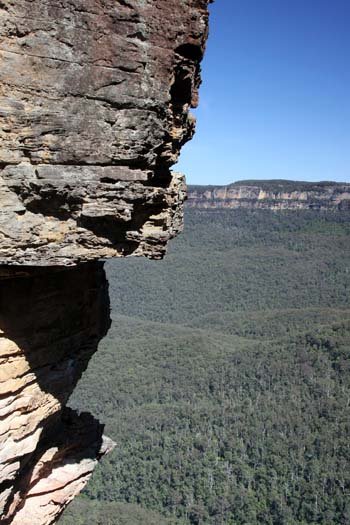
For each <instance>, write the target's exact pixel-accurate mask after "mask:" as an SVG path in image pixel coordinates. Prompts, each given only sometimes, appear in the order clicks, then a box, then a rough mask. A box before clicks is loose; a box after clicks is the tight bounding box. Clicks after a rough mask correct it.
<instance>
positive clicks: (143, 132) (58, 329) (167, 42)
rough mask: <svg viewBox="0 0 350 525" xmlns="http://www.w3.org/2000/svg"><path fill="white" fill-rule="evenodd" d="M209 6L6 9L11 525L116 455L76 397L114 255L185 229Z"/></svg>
mask: <svg viewBox="0 0 350 525" xmlns="http://www.w3.org/2000/svg"><path fill="white" fill-rule="evenodd" d="M208 3H209V0H181V1H179V0H142V1H141V0H4V1H0V204H1V207H0V515H1V517H0V523H1V524H2V525H10V524H12V525H20V524H21V525H27V524H28V525H29V524H30V525H44V524H45V525H50V524H52V523H54V522H55V521H56V519H57V517H58V516H59V514H60V513H61V512H62V510H63V509H64V508H65V506H66V505H67V504H68V503H69V502H70V501H71V499H72V498H73V497H74V496H75V495H76V494H77V493H78V492H79V491H80V490H81V489H82V487H83V486H84V485H85V483H86V482H87V480H88V478H89V476H90V475H91V472H92V470H93V468H94V466H95V464H96V462H97V461H98V459H99V458H100V457H102V456H103V455H104V454H105V453H106V452H108V450H110V449H111V447H112V446H113V444H112V442H111V441H110V440H108V439H107V438H105V437H104V436H103V427H102V426H101V425H100V424H99V423H98V422H97V421H95V420H94V419H93V418H92V417H91V416H89V415H88V414H82V415H79V414H75V413H74V412H72V411H71V410H69V409H67V408H66V403H67V400H68V398H69V396H70V394H71V392H72V390H73V388H74V386H75V384H76V382H77V381H78V379H79V377H80V376H81V374H82V373H83V371H84V370H85V368H86V366H87V364H88V361H89V359H90V357H91V355H92V354H93V353H94V352H95V351H96V349H97V346H98V342H99V340H100V339H101V338H102V337H103V336H104V334H105V333H106V331H107V329H108V326H109V322H110V321H109V301H108V291H107V283H106V280H105V275H104V271H103V266H102V264H101V263H99V262H96V260H97V259H100V258H107V257H126V256H131V255H133V256H141V255H142V256H147V257H150V258H154V259H159V258H161V257H163V255H164V253H165V249H166V245H167V242H168V241H169V239H171V238H172V237H173V236H174V235H176V234H177V233H178V232H179V231H181V229H182V222H183V203H184V199H185V184H184V178H183V176H182V175H180V174H176V173H173V172H172V171H171V169H170V168H171V166H172V165H173V164H174V163H175V162H176V160H177V158H178V155H179V151H180V149H181V146H182V145H183V144H184V143H185V142H186V141H187V140H189V139H190V138H191V137H192V135H193V132H194V128H195V121H194V118H193V117H192V116H191V115H190V113H189V109H190V107H195V106H196V105H197V102H198V87H199V84H200V61H201V59H202V56H203V52H204V46H205V41H206V37H207V23H208V10H207V7H208Z"/></svg>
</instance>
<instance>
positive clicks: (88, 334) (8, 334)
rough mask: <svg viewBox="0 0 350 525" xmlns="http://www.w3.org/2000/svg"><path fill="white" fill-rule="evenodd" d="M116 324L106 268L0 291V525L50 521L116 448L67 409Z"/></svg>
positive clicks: (49, 274) (8, 285) (62, 273)
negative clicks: (111, 312) (101, 459)
mask: <svg viewBox="0 0 350 525" xmlns="http://www.w3.org/2000/svg"><path fill="white" fill-rule="evenodd" d="M109 325H110V318H109V298H108V285H107V281H106V277H105V273H104V270H103V265H102V264H101V263H97V262H96V263H87V264H85V265H81V266H79V267H73V268H66V269H61V270H56V271H53V270H45V269H43V270H40V269H35V268H34V269H33V268H30V269H28V270H26V275H23V276H22V277H18V276H16V277H14V278H8V279H6V280H2V281H1V286H0V327H1V330H0V515H1V519H0V522H1V523H4V524H7V523H13V524H16V525H17V524H18V525H24V524H27V523H28V525H29V524H31V525H36V524H41V523H52V521H53V518H54V517H55V516H56V515H57V513H58V512H61V510H62V508H64V507H65V505H66V504H67V503H68V502H69V501H70V500H71V499H72V498H73V497H74V495H75V494H76V493H77V492H79V491H80V490H81V488H82V487H83V486H84V485H85V483H86V481H87V479H88V478H89V476H90V474H91V473H92V470H93V468H94V466H95V464H96V461H97V459H98V458H99V457H100V456H102V455H103V454H104V453H105V452H107V451H108V449H109V448H110V446H111V443H110V442H109V441H108V440H107V439H104V438H103V436H102V431H103V427H102V426H101V425H100V424H99V423H98V422H97V421H95V420H94V419H93V418H92V417H91V416H89V415H82V416H78V415H76V414H74V413H73V412H72V411H70V410H68V409H64V406H65V404H66V402H67V400H68V398H69V396H70V395H71V393H72V391H73V389H74V387H75V385H76V383H77V381H78V379H79V378H80V376H81V374H82V372H83V371H84V370H85V368H86V366H87V364H88V362H89V359H90V357H91V355H92V354H93V353H94V352H95V351H96V349H97V345H98V343H99V341H100V339H101V338H102V337H104V335H105V334H106V333H107V330H108V328H109Z"/></svg>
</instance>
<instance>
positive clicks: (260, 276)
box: [59, 209, 350, 525]
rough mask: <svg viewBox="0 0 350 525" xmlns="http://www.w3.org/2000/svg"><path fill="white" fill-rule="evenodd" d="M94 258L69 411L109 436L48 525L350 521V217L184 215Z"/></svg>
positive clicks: (234, 213) (340, 214) (233, 212)
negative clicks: (90, 352)
mask: <svg viewBox="0 0 350 525" xmlns="http://www.w3.org/2000/svg"><path fill="white" fill-rule="evenodd" d="M185 223H186V229H185V232H184V234H183V235H181V236H180V237H178V238H177V239H175V240H174V241H173V242H172V243H171V246H170V250H169V254H168V256H167V257H166V258H165V260H164V261H148V260H144V259H132V258H130V259H128V260H114V261H109V262H108V263H107V264H106V269H107V273H108V277H109V281H110V296H111V308H112V319H113V323H112V327H111V330H110V332H109V334H108V336H107V337H106V339H105V340H104V341H103V342H102V343H101V345H100V349H99V351H98V352H97V353H96V354H95V356H94V358H93V359H92V361H91V363H90V365H89V368H88V370H87V372H86V373H85V374H84V376H83V378H82V380H81V382H80V383H79V386H78V388H77V390H76V391H75V393H74V395H73V397H72V398H71V401H70V403H71V406H73V407H75V408H78V409H79V410H81V411H86V410H88V411H90V412H92V413H93V414H94V415H95V416H97V417H98V418H99V419H100V420H101V421H102V422H104V423H105V425H106V429H105V432H106V434H107V435H108V436H110V437H111V438H113V439H114V441H116V443H117V446H116V448H115V450H114V452H113V453H111V454H110V455H109V456H108V457H107V458H105V459H104V460H103V461H102V462H101V464H100V466H99V467H98V468H97V469H96V471H95V473H94V475H93V477H92V480H91V482H90V483H89V485H88V486H87V488H86V489H85V491H84V493H83V495H82V496H80V497H79V498H77V499H76V501H75V502H74V503H73V504H72V505H71V506H70V507H69V508H68V509H67V510H66V512H65V513H64V515H63V517H62V518H61V519H60V521H59V524H60V525H141V524H142V525H202V524H203V525H204V524H209V525H306V524H311V525H316V524H322V525H338V524H341V525H348V524H349V523H350V439H349V436H350V360H349V354H350V212H345V211H343V212H336V211H334V212H320V211H291V212H287V211H285V212H273V211H270V210H256V211H252V210H249V211H247V210H210V211H205V210H195V209H193V210H187V212H186V220H185Z"/></svg>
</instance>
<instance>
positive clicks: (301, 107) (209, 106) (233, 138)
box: [176, 0, 350, 184]
mask: <svg viewBox="0 0 350 525" xmlns="http://www.w3.org/2000/svg"><path fill="white" fill-rule="evenodd" d="M349 28H350V0H216V2H215V3H214V4H213V5H212V6H211V32H210V39H209V42H208V47H207V54H206V57H205V60H204V63H203V85H202V88H201V101H200V107H199V109H198V110H196V111H195V114H196V116H197V119H198V123H197V134H196V137H195V138H194V140H193V141H192V142H191V143H189V144H187V145H186V146H185V147H184V149H183V151H182V154H181V159H180V163H179V164H178V165H177V166H176V169H177V170H180V171H183V172H184V173H186V175H187V180H188V182H189V183H190V184H200V183H202V184H226V183H229V182H232V181H235V180H242V179H258V178H260V179H269V178H284V179H294V180H310V181H317V180H336V181H344V182H350V29H349Z"/></svg>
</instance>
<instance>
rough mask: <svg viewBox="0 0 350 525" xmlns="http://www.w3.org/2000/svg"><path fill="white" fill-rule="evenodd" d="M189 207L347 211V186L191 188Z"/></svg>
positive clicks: (270, 183)
mask: <svg viewBox="0 0 350 525" xmlns="http://www.w3.org/2000/svg"><path fill="white" fill-rule="evenodd" d="M188 206H189V207H190V208H199V209H200V208H202V209H211V208H212V209H217V208H219V209H220V208H231V209H235V208H246V209H271V210H307V209H318V210H336V209H338V210H349V209H350V184H337V183H326V182H324V183H306V182H304V183H303V182H301V183H299V182H291V181H255V182H250V181H247V183H245V182H244V181H243V182H236V183H234V184H231V185H229V186H217V187H213V186H190V187H189V192H188Z"/></svg>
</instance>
